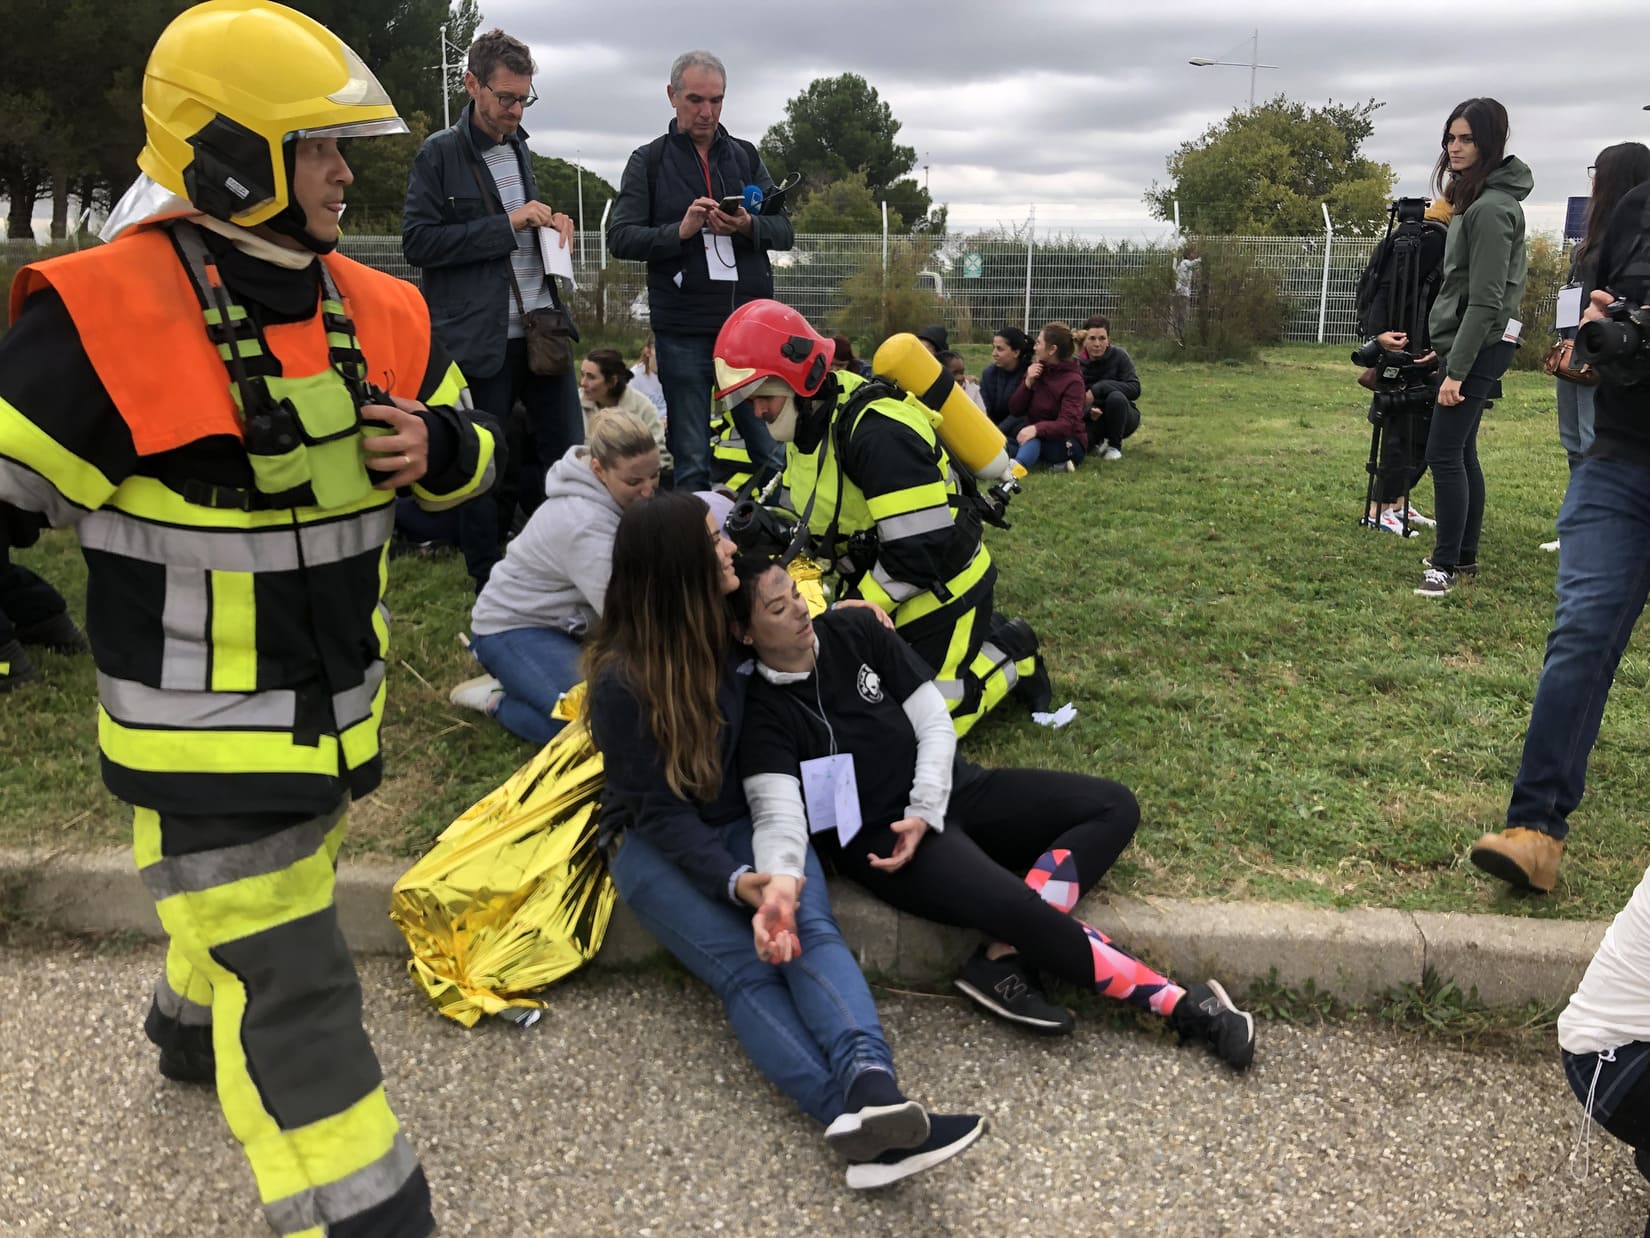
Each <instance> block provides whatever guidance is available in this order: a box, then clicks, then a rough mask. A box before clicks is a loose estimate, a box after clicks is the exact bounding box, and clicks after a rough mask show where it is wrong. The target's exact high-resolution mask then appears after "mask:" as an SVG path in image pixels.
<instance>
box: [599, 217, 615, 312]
mask: <svg viewBox="0 0 1650 1238" xmlns="http://www.w3.org/2000/svg"><path fill="white" fill-rule="evenodd" d="M612 209H613V199H612V198H609V199H608V200H607V205H606V206H604V207H602V222H601V223H600V224H599V225H597V231H598V232H599V233H600V234H601V238H602V243H601V247H600V248H599V249H597V251H596V270H597V272H599V273H598V274H597V276H596V286H597V287H598V288H600V289H601V290H602V309H601V314H602V325H603V326H606V325H607V280H605V279H603V278H602V275H603V274H605V273H606V271H607V216H608V213H609V212H610V211H612Z"/></svg>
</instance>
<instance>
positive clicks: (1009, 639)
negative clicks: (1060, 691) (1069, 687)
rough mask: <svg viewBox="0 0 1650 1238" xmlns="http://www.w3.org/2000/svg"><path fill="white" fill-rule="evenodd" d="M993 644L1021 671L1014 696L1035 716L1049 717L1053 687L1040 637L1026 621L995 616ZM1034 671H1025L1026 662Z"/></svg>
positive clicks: (1052, 704) (993, 620)
mask: <svg viewBox="0 0 1650 1238" xmlns="http://www.w3.org/2000/svg"><path fill="white" fill-rule="evenodd" d="M991 643H992V644H994V645H996V646H997V648H999V649H1001V650H1002V651H1003V653H1004V654H1006V655H1007V656H1008V658H1009V660H1010V661H1012V662H1013V663H1014V664H1015V665H1016V666H1018V667H1020V668H1022V669H1021V670H1020V677H1019V679H1018V681H1017V682H1016V683H1015V685H1014V691H1013V695H1014V696H1016V697H1018V698H1019V699H1020V700H1022V701H1024V702H1025V703H1026V705H1027V706H1028V707H1029V708H1030V709H1031V712H1032V713H1036V714H1046V713H1047V712H1048V711H1049V710H1050V709H1052V708H1053V706H1054V685H1053V684H1052V683H1050V682H1049V677H1048V665H1047V664H1046V663H1045V662H1044V661H1043V655H1042V654H1040V653H1038V652H1037V633H1036V632H1034V631H1032V630H1031V625H1030V624H1029V623H1027V622H1026V621H1025V620H1024V619H1008V620H1004V619H1002V618H1000V617H996V616H994V617H993V619H992V624H991ZM1028 661H1029V662H1030V664H1031V669H1030V670H1029V671H1027V670H1025V669H1024V667H1025V665H1026V663H1027V662H1028Z"/></svg>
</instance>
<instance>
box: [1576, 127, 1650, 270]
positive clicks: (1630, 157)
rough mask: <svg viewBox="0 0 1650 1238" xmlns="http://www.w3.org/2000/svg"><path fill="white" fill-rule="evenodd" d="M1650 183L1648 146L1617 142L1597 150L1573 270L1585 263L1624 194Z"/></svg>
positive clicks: (1638, 143)
mask: <svg viewBox="0 0 1650 1238" xmlns="http://www.w3.org/2000/svg"><path fill="white" fill-rule="evenodd" d="M1645 181H1650V146H1646V145H1645V144H1644V143H1643V142H1617V143H1616V144H1615V145H1614V146H1606V147H1605V148H1604V149H1603V150H1601V151H1599V153H1598V158H1597V159H1595V160H1594V161H1593V196H1592V198H1591V199H1590V200H1589V201H1588V203H1587V227H1586V230H1585V231H1584V232H1583V233H1582V236H1581V240H1579V241H1577V242H1576V247H1575V250H1574V251H1573V252H1572V254H1571V256H1570V261H1571V262H1572V263H1573V264H1574V266H1575V267H1576V269H1578V270H1579V269H1580V267H1581V265H1582V263H1584V262H1586V261H1587V256H1588V255H1589V254H1591V253H1592V252H1593V250H1594V249H1595V248H1596V247H1597V246H1598V243H1599V242H1600V241H1602V240H1603V239H1604V229H1605V228H1606V227H1608V226H1609V223H1610V216H1611V215H1613V214H1615V211H1616V204H1617V203H1619V202H1620V201H1621V200H1622V199H1623V198H1624V197H1626V196H1627V191H1628V190H1630V189H1633V188H1635V187H1636V186H1639V185H1642V184H1644V182H1645Z"/></svg>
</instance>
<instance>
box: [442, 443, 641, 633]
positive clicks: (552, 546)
mask: <svg viewBox="0 0 1650 1238" xmlns="http://www.w3.org/2000/svg"><path fill="white" fill-rule="evenodd" d="M620 514H621V513H620V509H619V505H618V503H616V502H615V501H614V499H613V496H612V495H611V494H609V493H608V492H607V487H606V486H604V485H602V483H601V482H600V481H598V480H597V478H596V474H595V473H594V472H592V471H591V468H590V452H589V450H588V449H587V448H584V447H569V448H568V449H567V454H566V455H565V456H563V457H562V458H561V459H560V460H557V461H556V462H555V463H554V464H553V465H551V466H550V471H549V472H548V473H547V474H545V478H544V502H543V503H541V504H539V506H538V508H537V510H535V511H534V512H533V515H532V518H531V519H530V520H528V522H527V526H526V527H525V528H524V529H522V531H521V532H520V533H518V534H516V536H515V537H513V538H512V539H511V540H510V545H509V548H508V549H507V550H506V551H505V552H504V559H503V560H502V561H501V562H500V563H499V564H498V566H497V567H495V568H494V569H493V574H492V575H491V576H490V577H488V578H487V586H486V588H484V589H482V591H481V596H480V597H478V598H477V599H476V604H475V609H474V610H473V611H472V612H471V614H470V630H471V631H472V632H474V633H475V634H476V635H477V636H491V635H493V634H494V633H495V632H508V631H510V630H511V629H513V628H551V629H554V630H555V631H558V632H566V633H567V634H568V635H570V636H577V637H583V635H584V633H585V632H586V631H587V630H588V629H589V627H590V625H591V624H593V623H595V622H596V620H597V619H599V618H600V617H601V613H602V604H603V603H604V602H605V601H606V600H607V578H608V577H609V576H610V575H612V572H613V539H614V538H615V537H616V536H617V535H618V532H619V516H620Z"/></svg>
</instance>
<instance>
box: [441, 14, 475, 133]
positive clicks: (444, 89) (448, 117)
mask: <svg viewBox="0 0 1650 1238" xmlns="http://www.w3.org/2000/svg"><path fill="white" fill-rule="evenodd" d="M449 47H450V48H452V49H453V50H454V51H455V52H457V53H458V60H457V62H456V63H457V64H463V63H464V57H465V56H467V55H469V49H468V48H465V47H460V46H459V45H458V44H457V43H454V42H452V40H450V39H448V38H447V27H445V26H443V27H441V127H442V128H443V129H446V128H451V127H452V123H453V91H452V84H451V81H450V79H449V78H448V77H447V49H448V48H449Z"/></svg>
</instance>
